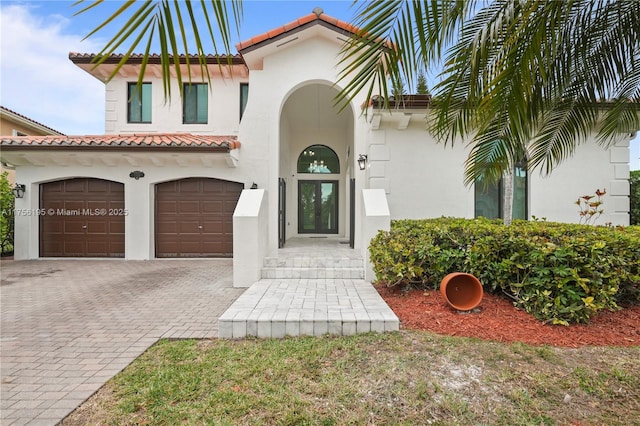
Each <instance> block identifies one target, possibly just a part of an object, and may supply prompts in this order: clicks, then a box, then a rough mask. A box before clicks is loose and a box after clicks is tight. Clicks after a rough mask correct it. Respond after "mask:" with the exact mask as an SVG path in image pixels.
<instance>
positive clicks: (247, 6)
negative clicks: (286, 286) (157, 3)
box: [0, 0, 640, 170]
mask: <svg viewBox="0 0 640 426" xmlns="http://www.w3.org/2000/svg"><path fill="white" fill-rule="evenodd" d="M74 2H75V0H70V1H62V0H49V1H27V0H0V104H1V105H2V106H4V107H6V108H9V109H11V110H13V111H15V112H17V113H20V114H22V115H25V116H27V117H29V118H31V119H33V120H36V121H38V122H40V123H42V124H45V125H47V126H49V127H52V128H54V129H56V130H58V131H60V132H62V133H65V134H68V135H95V134H102V133H104V85H103V83H101V82H100V81H98V80H97V79H95V78H94V77H92V76H91V75H89V74H88V73H86V72H84V71H83V70H81V69H80V68H78V67H76V66H75V65H74V64H73V63H71V61H69V59H68V55H69V52H80V53H96V52H99V51H100V50H101V48H102V47H103V46H104V44H105V42H106V41H107V40H108V36H110V35H112V34H113V33H114V31H115V27H116V26H117V23H115V24H114V25H113V27H107V28H105V29H104V30H102V31H101V32H99V33H97V34H96V35H93V36H91V37H90V38H88V39H86V40H83V38H84V37H85V36H86V35H87V34H88V33H89V32H91V31H92V30H93V29H94V28H96V27H97V26H98V25H99V24H101V23H102V22H103V21H104V20H105V19H106V17H107V16H108V15H109V14H110V12H113V11H114V10H115V9H116V8H117V7H119V5H121V4H122V2H121V1H119V0H109V1H107V2H105V3H104V4H102V5H100V6H98V7H96V8H95V9H94V10H92V11H90V12H87V13H84V14H82V15H79V16H73V15H74V13H76V12H77V11H79V10H80V8H79V7H78V6H73V4H74ZM317 6H318V7H321V8H322V9H323V10H324V12H325V13H326V14H327V15H330V16H333V17H336V18H338V19H341V20H344V21H347V22H349V21H351V20H352V18H353V16H354V14H355V11H356V10H355V7H352V2H351V1H350V0H348V1H347V0H333V1H318V0H308V1H284V0H280V1H272V0H249V1H247V0H244V1H243V9H244V17H243V20H242V22H241V23H240V35H239V36H237V35H236V36H235V37H234V39H233V40H232V45H233V46H235V44H236V43H237V42H238V41H241V40H245V39H248V38H251V37H252V36H254V35H257V34H261V33H263V32H265V31H268V30H271V29H273V28H276V27H279V26H281V25H283V24H286V23H288V22H291V21H293V20H295V19H297V18H299V17H301V16H303V15H306V14H308V13H310V12H311V11H312V10H313V9H314V8H315V7H317ZM138 51H142V47H141V48H140V49H139V50H138ZM231 53H236V52H235V50H234V51H233V52H231ZM639 157H640V136H637V137H636V139H635V140H634V141H632V142H631V170H640V159H639Z"/></svg>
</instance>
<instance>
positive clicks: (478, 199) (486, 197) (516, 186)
mask: <svg viewBox="0 0 640 426" xmlns="http://www.w3.org/2000/svg"><path fill="white" fill-rule="evenodd" d="M527 192H528V186H527V168H526V164H517V165H516V166H515V168H514V170H513V210H512V216H513V219H524V220H526V219H527ZM503 202H504V182H503V179H500V182H498V183H489V184H487V183H485V182H483V181H482V180H477V181H476V183H475V216H476V217H480V216H482V217H486V218H489V219H498V218H502V217H503V211H502V204H503Z"/></svg>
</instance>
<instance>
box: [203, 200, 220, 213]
mask: <svg viewBox="0 0 640 426" xmlns="http://www.w3.org/2000/svg"><path fill="white" fill-rule="evenodd" d="M222 205H223V202H222V201H203V202H202V211H203V213H210V214H218V213H220V212H221V211H222Z"/></svg>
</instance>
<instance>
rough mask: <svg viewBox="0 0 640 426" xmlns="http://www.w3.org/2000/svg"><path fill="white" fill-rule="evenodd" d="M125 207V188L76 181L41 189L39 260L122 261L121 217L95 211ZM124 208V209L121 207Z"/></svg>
mask: <svg viewBox="0 0 640 426" xmlns="http://www.w3.org/2000/svg"><path fill="white" fill-rule="evenodd" d="M113 206H124V185H123V184H121V183H118V182H110V181H105V180H100V179H93V178H75V179H67V180H63V181H56V182H48V183H45V184H41V185H40V207H41V208H42V209H44V210H45V211H47V212H53V214H47V215H45V216H41V217H40V256H42V257H48V256H54V257H69V256H71V257H124V215H111V216H110V215H106V214H102V213H96V210H99V209H106V210H107V213H108V210H109V209H110V208H111V209H113V208H115V207H113ZM122 208H123V207H122Z"/></svg>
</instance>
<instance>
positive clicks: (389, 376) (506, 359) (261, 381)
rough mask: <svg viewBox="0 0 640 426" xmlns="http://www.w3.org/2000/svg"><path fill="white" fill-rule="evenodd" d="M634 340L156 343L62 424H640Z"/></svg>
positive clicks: (639, 358) (412, 337)
mask: <svg viewBox="0 0 640 426" xmlns="http://www.w3.org/2000/svg"><path fill="white" fill-rule="evenodd" d="M639 372H640V347H631V348H614V347H584V348H580V349H566V348H554V347H548V346H528V345H524V344H520V343H515V344H501V343H497V342H487V341H482V340H477V339H469V338H456V337H444V336H438V335H435V334H431V333H428V332H421V331H401V332H396V333H387V334H366V335H358V336H352V337H331V336H325V337H321V338H312V337H304V338H287V339H283V340H256V339H250V340H237V341H229V340H179V341H168V340H164V341H161V342H159V343H158V344H156V345H155V346H153V347H152V348H150V349H149V350H148V351H147V352H146V353H145V354H143V355H142V356H141V357H140V358H138V359H137V360H136V361H135V362H133V363H132V364H131V365H130V366H129V367H127V368H126V369H125V370H124V371H123V372H122V373H120V374H119V375H117V376H116V377H115V378H114V379H113V380H111V381H109V382H108V383H107V384H106V385H105V386H104V387H103V388H102V389H101V390H100V391H99V392H98V393H97V394H96V395H94V396H93V397H92V398H91V399H90V400H88V401H87V402H86V403H85V404H83V405H82V406H81V407H79V408H78V409H77V410H76V411H75V412H74V413H72V415H71V416H69V417H68V418H67V419H65V421H64V422H63V423H62V424H63V425H74V424H83V425H84V424H103V425H109V424H113V425H116V424H118V425H120V424H131V425H133V424H161V425H174V424H215V425H218V424H220V425H227V424H228V425H236V424H256V425H257V424H295V425H307V424H308V425H334V424H336V425H342V424H355V425H361V424H379V425H389V424H411V425H412V424H442V425H455V424H460V425H469V424H474V425H480V424H487V425H496V424H497V425H500V424H502V425H516V424H518V425H541V424H543V425H546V424H558V425H571V424H572V425H577V424H580V425H587V424H594V425H603V424H606V425H615V424H624V425H629V424H640V373H639Z"/></svg>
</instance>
